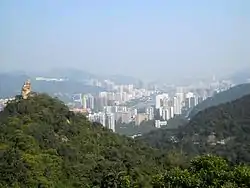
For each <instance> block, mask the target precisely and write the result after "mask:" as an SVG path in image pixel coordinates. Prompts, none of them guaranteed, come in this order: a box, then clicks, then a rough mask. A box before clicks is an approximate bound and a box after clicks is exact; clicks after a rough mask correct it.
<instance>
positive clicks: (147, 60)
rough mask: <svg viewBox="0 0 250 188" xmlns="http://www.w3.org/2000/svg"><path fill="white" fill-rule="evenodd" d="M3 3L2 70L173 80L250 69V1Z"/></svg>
mask: <svg viewBox="0 0 250 188" xmlns="http://www.w3.org/2000/svg"><path fill="white" fill-rule="evenodd" d="M0 4H1V6H0V7H1V8H0V23H1V25H2V26H3V27H2V28H3V29H2V30H1V31H0V41H2V42H1V43H0V55H1V57H2V58H1V69H2V70H14V69H18V70H19V69H22V68H24V69H27V70H30V71H35V70H46V69H50V68H54V67H63V68H66V67H71V68H77V69H81V70H85V71H89V72H91V73H94V74H122V75H128V76H134V77H138V78H142V79H145V80H147V79H150V80H155V79H168V80H170V81H171V80H177V79H186V78H188V77H194V78H195V77H201V76H204V77H209V76H212V75H214V74H215V75H216V76H218V75H220V74H230V73H232V72H235V71H237V70H238V69H244V68H245V67H247V66H249V57H248V56H247V52H248V49H247V44H248V43H249V39H250V37H249V36H248V33H249V29H250V24H249V23H250V21H249V20H250V16H249V11H248V10H247V7H249V2H248V1H247V0H239V1H233V0H231V1H230V0H228V1H225V0H222V1H219V2H218V1H209V2H208V1H207V2H204V1H203V2H199V1H194V2H193V5H189V4H188V3H187V2H185V1H181V0H179V1H172V2H169V1H168V2H163V1H159V2H149V1H137V2H134V1H133V2H132V1H126V2H115V1H107V2H105V3H103V2H101V1H93V2H81V1H74V2H66V1H60V2H59V1H53V2H52V1H43V2H36V1H34V2H32V1H22V3H21V2H19V1H4V2H1V3H0ZM34 65H35V66H34Z"/></svg>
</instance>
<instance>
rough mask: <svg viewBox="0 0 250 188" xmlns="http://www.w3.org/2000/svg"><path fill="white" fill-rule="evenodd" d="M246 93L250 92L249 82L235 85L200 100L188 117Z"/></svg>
mask: <svg viewBox="0 0 250 188" xmlns="http://www.w3.org/2000/svg"><path fill="white" fill-rule="evenodd" d="M248 94H250V84H241V85H237V86H235V87H232V88H230V89H229V90H226V91H223V92H220V93H218V94H215V95H214V96H213V97H210V98H208V99H206V100H205V101H203V102H201V103H200V104H198V105H197V106H195V107H194V108H193V110H192V111H191V112H190V114H189V117H190V118H192V117H194V116H195V115H196V114H197V113H198V112H200V111H202V110H205V109H206V108H209V107H212V106H217V105H220V104H223V103H226V102H230V101H234V100H236V99H239V98H241V97H243V96H245V95H248Z"/></svg>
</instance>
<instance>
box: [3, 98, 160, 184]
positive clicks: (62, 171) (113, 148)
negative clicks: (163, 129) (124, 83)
mask: <svg viewBox="0 0 250 188" xmlns="http://www.w3.org/2000/svg"><path fill="white" fill-rule="evenodd" d="M157 156H158V153H157V151H156V150H153V149H150V148H149V147H145V146H144V145H143V144H141V143H139V142H135V141H134V140H133V139H128V138H126V137H122V136H119V135H117V134H114V133H112V132H111V131H109V130H107V129H105V128H103V126H101V125H99V124H96V123H94V124H92V123H90V122H89V121H87V120H86V118H85V116H83V115H80V114H74V113H72V112H70V111H69V110H68V108H67V107H66V106H65V105H64V104H63V103H62V102H60V101H58V100H57V99H53V98H51V97H49V96H47V95H40V94H39V95H37V96H34V97H30V98H29V99H27V100H22V99H16V100H15V101H12V102H10V103H9V104H8V105H7V107H6V108H5V109H4V111H3V112H1V113H0V176H1V179H0V186H1V187H4V186H6V187H60V188H62V187H67V188H68V187H69V188H70V187H84V188H85V187H95V186H97V187H99V186H100V185H101V183H102V181H103V179H104V178H105V176H107V175H108V174H110V173H114V174H117V173H118V172H124V173H125V174H130V175H131V177H133V181H135V182H138V183H139V184H141V186H142V187H147V183H148V182H149V181H150V178H149V177H150V175H152V174H155V173H157V172H159V171H160V170H161V165H160V161H159V160H157V159H156V157H157Z"/></svg>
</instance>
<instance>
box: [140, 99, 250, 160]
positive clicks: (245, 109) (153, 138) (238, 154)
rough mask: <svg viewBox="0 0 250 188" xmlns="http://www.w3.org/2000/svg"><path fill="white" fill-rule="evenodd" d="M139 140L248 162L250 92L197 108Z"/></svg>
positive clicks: (157, 145) (249, 151)
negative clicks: (181, 121)
mask: <svg viewBox="0 0 250 188" xmlns="http://www.w3.org/2000/svg"><path fill="white" fill-rule="evenodd" d="M138 139H140V140H143V141H146V142H148V143H149V144H150V145H152V146H155V147H158V148H162V149H167V150H170V149H173V148H175V149H177V150H179V151H182V152H183V151H184V152H186V153H188V154H190V155H196V154H202V153H214V154H219V155H222V156H225V157H227V158H228V159H229V160H231V161H232V162H248V163H249V162H250V149H249V143H250V95H247V96H244V97H242V98H240V99H237V100H235V101H233V102H228V103H225V104H221V105H219V106H216V107H210V108H208V109H206V110H204V111H201V112H199V113H198V114H197V115H196V116H195V117H194V118H192V119H191V120H190V122H189V123H188V124H187V125H186V126H183V127H180V128H178V129H176V130H159V131H155V132H151V133H149V134H147V135H144V136H143V137H141V138H138Z"/></svg>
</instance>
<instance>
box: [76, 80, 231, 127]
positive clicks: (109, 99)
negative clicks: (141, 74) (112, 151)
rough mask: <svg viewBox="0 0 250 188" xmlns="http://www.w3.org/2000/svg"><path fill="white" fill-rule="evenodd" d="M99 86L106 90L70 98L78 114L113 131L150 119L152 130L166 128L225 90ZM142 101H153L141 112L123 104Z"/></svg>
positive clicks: (106, 83) (104, 83)
mask: <svg viewBox="0 0 250 188" xmlns="http://www.w3.org/2000/svg"><path fill="white" fill-rule="evenodd" d="M98 84H99V85H100V84H101V83H99V82H98V83H95V85H98ZM102 86H105V88H106V90H107V91H105V92H100V93H98V94H97V95H93V94H77V95H75V96H74V102H78V103H80V106H81V108H82V109H81V111H83V112H86V113H87V116H88V118H89V120H91V121H97V122H99V123H101V124H103V125H104V126H105V127H107V128H109V129H111V130H113V131H115V125H116V124H117V123H119V124H128V123H131V122H134V124H135V125H136V126H140V125H141V123H142V122H143V121H149V120H154V122H155V123H154V126H155V127H157V128H160V127H162V126H166V125H167V123H168V120H169V119H171V118H173V117H174V116H176V115H181V114H184V115H188V113H189V111H190V110H191V109H192V108H193V107H194V106H196V105H197V104H199V103H200V102H202V101H203V100H205V99H206V98H207V97H209V96H212V95H213V94H214V92H216V91H217V90H218V91H217V92H219V91H222V89H225V88H226V89H228V86H229V84H228V83H226V84H225V83H223V84H221V83H213V84H212V85H210V86H209V87H208V88H206V87H204V88H202V87H201V88H199V89H194V88H188V87H186V88H174V90H171V91H169V92H165V93H163V92H159V91H158V90H149V89H138V88H135V87H134V85H132V84H128V85H115V84H114V83H113V82H111V81H108V80H105V81H104V82H102ZM225 86H226V87H225ZM221 87H222V88H221ZM218 88H219V89H218ZM216 89H217V90H216ZM173 91H174V92H173ZM142 98H146V99H150V100H153V101H154V102H153V103H152V104H147V105H146V106H144V107H143V110H142V109H141V108H140V107H138V105H134V106H128V105H127V102H129V101H131V100H133V99H142Z"/></svg>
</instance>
